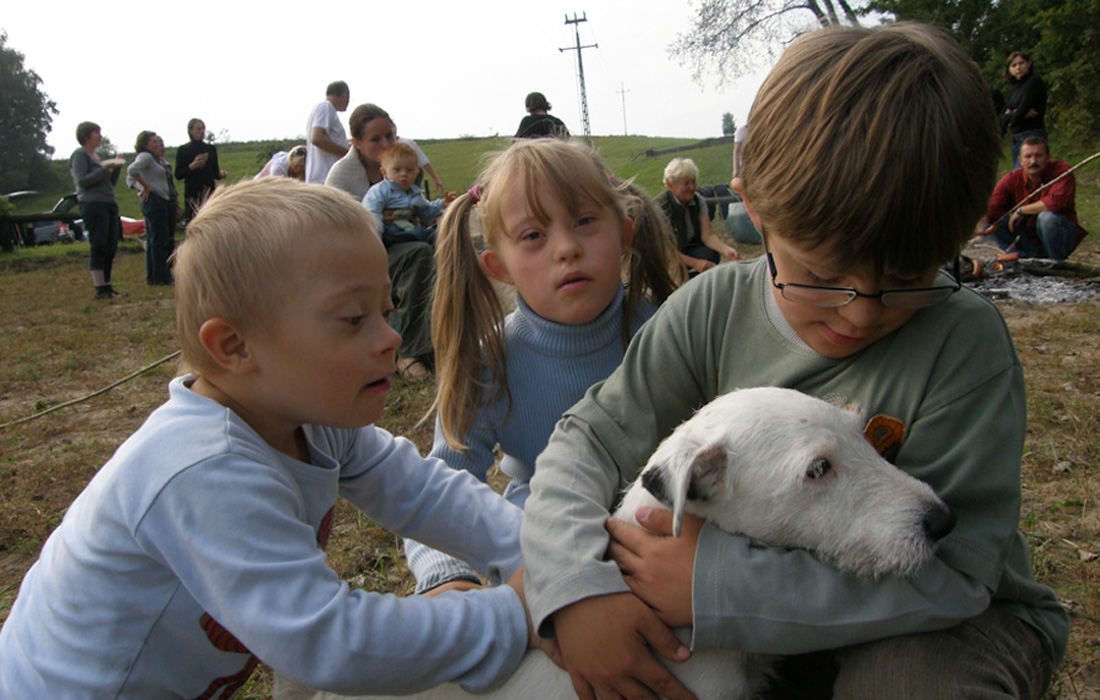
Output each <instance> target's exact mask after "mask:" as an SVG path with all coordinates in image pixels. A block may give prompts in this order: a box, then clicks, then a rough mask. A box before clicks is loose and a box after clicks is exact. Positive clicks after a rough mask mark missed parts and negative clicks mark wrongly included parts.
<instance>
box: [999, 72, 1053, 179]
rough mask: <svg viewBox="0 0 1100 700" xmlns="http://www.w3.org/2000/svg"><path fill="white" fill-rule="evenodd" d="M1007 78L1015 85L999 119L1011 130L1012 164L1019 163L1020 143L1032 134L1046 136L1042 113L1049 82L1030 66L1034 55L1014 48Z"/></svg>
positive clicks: (1002, 126) (1002, 128) (1003, 125)
mask: <svg viewBox="0 0 1100 700" xmlns="http://www.w3.org/2000/svg"><path fill="white" fill-rule="evenodd" d="M1005 79H1006V80H1008V84H1009V85H1011V86H1012V92H1011V93H1009V95H1008V99H1007V100H1006V101H1005V110H1004V112H1002V113H1001V115H1000V118H999V122H1000V124H1001V130H1002V131H1003V130H1004V129H1005V128H1008V129H1009V130H1011V131H1012V167H1013V168H1018V167H1020V144H1022V143H1023V142H1024V139H1026V138H1027V137H1029V136H1041V137H1042V138H1044V139H1045V138H1046V137H1047V130H1046V125H1045V123H1044V122H1043V116H1044V115H1045V114H1046V111H1047V84H1046V83H1045V82H1043V79H1042V78H1041V77H1039V75H1037V74H1036V73H1034V72H1033V71H1032V69H1031V58H1030V57H1029V56H1028V55H1027V54H1026V53H1024V52H1023V51H1013V52H1012V53H1011V54H1009V55H1008V61H1006V62H1005Z"/></svg>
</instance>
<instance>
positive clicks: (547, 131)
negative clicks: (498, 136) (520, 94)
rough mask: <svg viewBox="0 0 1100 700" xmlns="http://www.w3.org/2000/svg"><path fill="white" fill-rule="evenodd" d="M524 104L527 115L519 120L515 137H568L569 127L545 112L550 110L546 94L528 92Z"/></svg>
mask: <svg viewBox="0 0 1100 700" xmlns="http://www.w3.org/2000/svg"><path fill="white" fill-rule="evenodd" d="M525 106H526V107H527V112H528V115H527V116H526V117H524V118H523V119H522V120H521V121H520V123H519V128H518V129H516V136H515V137H516V138H517V139H534V138H542V137H544V136H553V137H555V138H559V139H567V138H569V129H567V128H565V124H563V123H562V121H561V120H560V119H558V118H557V117H555V116H554V115H552V114H547V112H549V111H550V103H549V102H547V100H546V96H545V95H543V94H542V93H541V92H532V93H531V94H529V95H528V96H527V100H526V101H525Z"/></svg>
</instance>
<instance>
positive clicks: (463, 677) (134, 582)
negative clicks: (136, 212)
mask: <svg viewBox="0 0 1100 700" xmlns="http://www.w3.org/2000/svg"><path fill="white" fill-rule="evenodd" d="M257 232H261V233H260V234H257ZM257 235H261V237H262V239H259V238H257ZM176 303H177V328H178V332H179V339H180V345H181V347H182V350H183V358H184V365H185V367H186V369H187V370H188V372H189V373H188V374H186V375H184V376H182V377H178V378H176V379H175V380H173V381H172V383H171V384H170V386H169V399H168V401H167V402H166V403H165V404H164V405H163V406H161V407H160V408H159V409H157V410H156V411H155V412H154V413H153V414H152V415H151V416H150V417H149V419H148V420H147V421H146V423H145V424H144V425H143V426H142V427H141V428H140V429H139V430H138V431H137V432H136V433H135V434H134V435H133V436H132V437H131V438H130V439H129V440H127V441H126V443H125V444H123V445H122V447H120V448H119V450H118V452H116V453H115V456H114V457H113V458H112V459H111V460H110V461H109V462H108V463H107V464H106V465H105V466H104V467H103V468H102V469H101V470H100V471H99V472H98V473H97V475H96V476H95V477H94V478H93V479H92V481H91V483H90V484H89V485H88V487H87V488H86V489H85V491H84V492H83V493H82V494H81V495H80V496H79V497H78V498H77V500H76V501H75V502H74V503H73V505H72V507H71V508H70V509H69V511H68V513H67V514H66V516H65V519H64V521H63V522H62V524H61V525H60V526H59V527H58V528H57V530H56V531H55V532H54V533H53V535H52V536H51V537H50V539H49V541H48V542H47V543H46V545H45V546H44V548H43V550H42V555H41V558H40V559H39V561H38V562H37V563H36V564H35V565H34V567H33V568H32V569H31V571H30V572H29V573H28V574H27V576H26V578H25V580H24V582H23V585H22V588H21V589H20V593H19V597H18V599H17V600H16V602H15V605H14V607H13V609H12V612H11V616H10V617H9V618H8V620H7V622H6V623H5V624H4V627H3V629H2V630H0V697H4V698H6V699H10V700H32V699H34V700H37V699H40V698H59V697H78V696H79V697H94V698H100V697H103V698H134V699H135V700H136V699H137V698H141V699H143V700H147V699H149V698H170V697H171V698H175V697H223V698H224V697H228V696H229V695H232V693H233V691H234V690H235V689H236V688H238V687H239V686H240V685H241V684H242V683H243V682H244V681H245V680H246V679H247V678H248V676H249V675H250V673H251V672H252V670H253V668H255V666H256V664H257V662H258V659H262V660H263V661H264V662H266V663H267V664H268V665H270V666H271V667H273V668H274V669H275V670H276V671H278V672H280V673H282V674H284V675H285V676H287V677H289V678H291V679H294V680H296V681H298V682H301V683H305V684H308V685H310V686H313V687H316V688H323V689H330V690H339V691H341V692H357V693H366V692H371V693H374V692H410V691H412V690H416V689H419V688H424V687H428V686H431V685H435V684H438V683H440V682H443V681H447V680H454V679H457V680H459V681H460V682H461V683H462V684H463V685H465V686H467V687H468V688H470V689H485V688H488V687H490V686H492V685H493V684H494V683H496V682H497V681H499V680H500V679H502V678H503V677H506V676H507V675H508V674H509V673H510V672H511V671H512V669H513V668H514V667H515V665H516V664H517V663H518V661H519V659H520V658H521V656H522V655H523V652H524V649H525V648H526V647H527V642H528V623H527V622H526V618H525V613H524V607H523V603H522V600H521V597H520V595H518V593H517V591H518V590H521V585H522V569H520V563H521V561H520V554H519V547H518V527H519V520H520V511H519V510H518V509H517V508H515V507H513V506H511V505H510V504H508V503H507V502H506V501H504V500H503V499H501V498H500V497H499V496H497V495H496V494H495V493H493V492H492V491H491V490H489V489H488V488H487V487H485V486H484V485H482V484H481V483H479V482H478V481H477V480H476V479H474V478H473V477H472V476H470V475H469V474H467V473H465V472H459V471H455V470H452V469H449V468H447V467H446V465H445V464H443V463H442V462H440V461H437V460H426V459H423V458H421V457H420V456H419V455H418V454H417V451H416V448H415V446H413V445H412V443H410V442H408V441H407V440H405V439H403V438H394V437H393V436H391V435H390V434H389V433H387V432H386V431H384V430H381V429H379V428H375V427H374V426H373V425H372V424H373V423H374V422H375V421H376V420H377V419H378V418H379V416H380V415H381V413H382V409H383V406H384V405H385V399H386V394H387V392H388V391H389V388H390V378H391V377H392V376H393V373H394V354H395V352H396V350H397V347H398V345H399V344H400V342H401V339H400V336H399V335H398V334H397V333H396V332H395V331H393V330H392V329H391V328H390V325H389V323H388V319H389V315H390V313H391V311H392V303H391V301H390V285H389V280H388V278H387V275H386V254H385V250H384V249H383V247H382V245H381V243H380V242H379V240H378V237H377V235H376V234H375V231H374V225H373V221H372V219H371V217H370V215H369V214H367V212H365V211H364V210H363V209H362V208H361V207H360V206H358V205H357V204H355V203H354V202H352V201H350V200H348V199H347V197H346V196H345V195H343V194H342V193H340V192H338V191H336V190H332V189H326V188H325V187H322V186H320V185H304V184H301V183H298V182H295V181H291V180H287V179H282V178H271V179H264V180H259V181H250V182H246V183H243V184H240V185H236V186H233V187H229V188H226V189H224V190H219V191H218V192H217V193H215V195H214V196H213V197H211V199H210V200H209V201H208V202H207V203H206V205H205V206H204V207H203V209H202V211H201V212H200V213H199V214H198V215H197V216H196V218H195V219H194V220H193V221H192V222H191V224H190V227H189V229H188V238H187V241H186V243H184V245H183V246H182V248H181V249H180V250H179V252H178V253H177V260H176ZM340 496H342V497H344V498H346V499H348V500H349V501H351V502H352V503H353V504H355V505H356V506H358V507H360V508H361V509H363V510H364V511H366V512H368V513H369V515H370V517H372V518H373V519H375V520H376V521H378V522H379V523H381V524H383V525H385V526H387V527H391V528H394V529H395V530H397V531H399V532H400V533H401V534H404V535H407V536H410V537H416V538H417V539H421V540H424V541H431V542H433V543H434V545H435V546H437V547H441V548H445V549H448V550H450V551H452V552H455V553H456V554H457V555H458V556H460V557H462V558H465V559H467V560H469V561H470V562H472V563H473V565H474V566H475V568H478V569H481V570H484V571H493V572H497V573H498V574H500V575H503V576H504V577H505V578H509V577H510V579H509V584H510V585H508V586H501V587H498V588H496V589H492V590H485V591H478V592H477V593H475V594H472V596H471V595H468V596H464V597H458V596H454V595H451V596H447V595H444V596H440V597H439V598H435V599H424V598H417V599H403V600H399V599H397V598H395V597H393V596H387V595H380V594H377V593H367V592H366V591H363V590H351V589H349V587H348V586H347V584H345V583H343V582H341V581H340V580H339V579H338V578H337V576H336V575H335V574H334V573H333V572H332V570H330V569H329V568H328V567H327V566H326V565H325V554H324V550H323V547H324V544H325V542H326V541H327V539H328V536H329V532H330V530H331V527H332V517H333V512H334V510H333V509H334V505H335V502H336V499H337V497H340ZM517 572H518V573H517Z"/></svg>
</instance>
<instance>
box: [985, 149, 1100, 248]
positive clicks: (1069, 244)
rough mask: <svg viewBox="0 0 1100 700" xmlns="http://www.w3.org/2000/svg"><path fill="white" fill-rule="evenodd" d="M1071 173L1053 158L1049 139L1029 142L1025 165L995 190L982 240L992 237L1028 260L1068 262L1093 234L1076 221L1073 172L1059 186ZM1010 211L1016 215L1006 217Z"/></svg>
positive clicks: (1023, 153) (1022, 161) (1022, 157)
mask: <svg viewBox="0 0 1100 700" xmlns="http://www.w3.org/2000/svg"><path fill="white" fill-rule="evenodd" d="M1069 170H1070V165H1069V163H1067V162H1065V161H1062V160H1054V159H1052V158H1051V157H1050V147H1049V146H1048V145H1047V142H1046V139H1044V138H1043V137H1041V136H1028V137H1027V138H1025V139H1024V140H1023V145H1021V147H1020V167H1018V168H1016V169H1015V170H1013V171H1011V172H1009V173H1008V174H1006V175H1005V176H1004V177H1002V178H1001V180H1000V182H998V183H997V186H996V187H995V188H993V194H992V195H991V196H990V198H989V207H988V208H987V209H986V213H985V216H984V217H982V220H981V221H980V222H978V227H977V234H978V236H989V237H991V238H992V239H993V242H995V243H996V244H997V245H998V246H999V247H1000V248H1001V250H1005V251H1008V252H1018V253H1019V254H1020V257H1023V258H1046V259H1049V260H1065V259H1066V258H1068V257H1069V255H1070V253H1072V252H1073V251H1074V250H1076V248H1077V245H1078V244H1079V243H1080V242H1081V241H1082V239H1084V237H1085V236H1086V235H1088V231H1086V230H1085V229H1083V228H1082V227H1081V225H1080V224H1079V223H1077V181H1076V180H1075V179H1074V176H1073V174H1072V173H1070V174H1069V175H1066V176H1065V177H1063V178H1062V179H1061V180H1058V181H1057V182H1054V180H1056V179H1057V178H1058V177H1059V176H1061V175H1063V174H1065V173H1066V172H1068V171H1069ZM1052 182H1053V184H1051V185H1050V186H1049V187H1046V189H1043V190H1041V191H1040V189H1039V188H1040V187H1043V186H1044V185H1046V184H1047V183H1052ZM1021 203H1022V206H1020V207H1019V208H1017V205H1018V204H1021ZM1010 211H1011V212H1012V215H1011V216H1007V214H1008V212H1010ZM992 222H997V225H996V226H994V225H993V223H992Z"/></svg>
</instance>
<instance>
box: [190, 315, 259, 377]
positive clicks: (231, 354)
mask: <svg viewBox="0 0 1100 700" xmlns="http://www.w3.org/2000/svg"><path fill="white" fill-rule="evenodd" d="M199 342H200V343H202V346H203V347H204V348H205V349H206V352H207V354H209V355H210V358H211V359H212V360H213V361H214V364H216V365H218V366H219V367H221V368H222V369H224V370H225V371H227V372H232V373H234V374H246V373H248V372H251V371H252V370H253V369H254V367H255V364H254V362H253V358H252V355H251V353H250V352H249V350H248V343H247V342H245V339H244V336H243V335H242V334H241V333H240V332H239V331H238V330H237V329H236V327H234V326H233V324H231V323H230V322H229V321H226V320H225V319H224V318H212V319H209V320H208V321H206V322H205V323H203V324H202V327H201V328H199Z"/></svg>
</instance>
